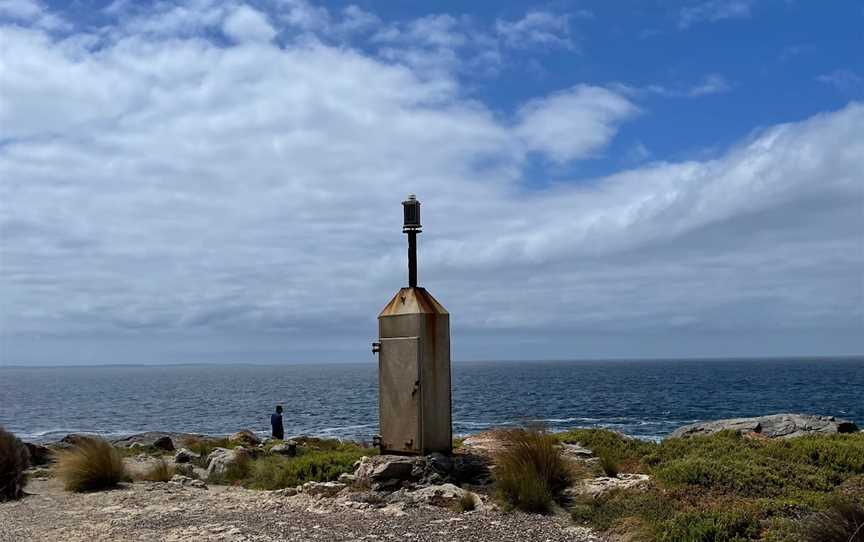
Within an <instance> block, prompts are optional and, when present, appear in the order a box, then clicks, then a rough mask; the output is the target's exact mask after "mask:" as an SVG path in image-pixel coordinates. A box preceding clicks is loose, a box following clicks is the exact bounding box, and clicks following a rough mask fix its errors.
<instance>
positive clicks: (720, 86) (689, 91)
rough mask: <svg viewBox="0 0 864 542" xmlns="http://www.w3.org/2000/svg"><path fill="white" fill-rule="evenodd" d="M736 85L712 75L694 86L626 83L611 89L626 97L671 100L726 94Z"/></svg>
mask: <svg viewBox="0 0 864 542" xmlns="http://www.w3.org/2000/svg"><path fill="white" fill-rule="evenodd" d="M733 87H734V85H733V84H732V83H731V82H730V81H729V80H728V79H726V78H725V77H724V76H722V75H721V74H719V73H710V74H707V75H705V76H704V77H702V79H701V80H699V82H697V83H695V84H692V85H682V84H678V85H660V84H656V83H655V84H650V85H645V86H634V85H627V84H624V83H612V84H610V85H609V88H610V89H612V90H614V91H616V92H618V93H621V94H623V95H625V96H634V97H635V96H644V95H646V94H655V95H658V96H666V97H669V98H681V97H690V98H694V97H700V96H709V95H712V94H725V93H727V92H730V91H731V90H732V89H733Z"/></svg>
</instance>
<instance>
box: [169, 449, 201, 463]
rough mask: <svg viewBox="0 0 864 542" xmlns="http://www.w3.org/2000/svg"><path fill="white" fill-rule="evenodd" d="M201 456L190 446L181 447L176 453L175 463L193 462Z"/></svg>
mask: <svg viewBox="0 0 864 542" xmlns="http://www.w3.org/2000/svg"><path fill="white" fill-rule="evenodd" d="M200 457H201V456H200V455H198V454H196V453H195V452H193V451H192V450H190V449H188V448H180V449H179V450H177V453H176V454H174V462H175V463H191V462H192V461H193V460H195V459H199V458H200Z"/></svg>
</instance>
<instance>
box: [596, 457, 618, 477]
mask: <svg viewBox="0 0 864 542" xmlns="http://www.w3.org/2000/svg"><path fill="white" fill-rule="evenodd" d="M600 468H601V469H603V474H605V475H606V476H608V477H609V478H618V473H619V472H620V471H621V467H620V466H619V465H618V461H616V460H615V458H614V457H613V456H611V455H609V454H603V455H601V456H600Z"/></svg>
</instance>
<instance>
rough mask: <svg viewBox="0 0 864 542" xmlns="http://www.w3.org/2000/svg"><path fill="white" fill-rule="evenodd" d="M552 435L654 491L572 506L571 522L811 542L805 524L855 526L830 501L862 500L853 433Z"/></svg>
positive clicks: (683, 535) (861, 450) (859, 451)
mask: <svg viewBox="0 0 864 542" xmlns="http://www.w3.org/2000/svg"><path fill="white" fill-rule="evenodd" d="M559 438H561V439H562V440H563V441H564V442H579V443H581V444H582V445H584V446H587V447H588V448H591V449H592V450H593V451H594V452H595V454H596V455H598V456H599V457H601V459H602V458H604V457H611V458H616V459H618V460H621V461H625V462H628V464H630V465H636V466H637V467H640V468H643V469H644V470H645V472H647V473H649V474H651V475H652V476H653V477H654V478H655V480H656V484H657V485H656V487H655V488H654V489H651V490H649V491H647V492H644V494H643V493H640V492H626V493H619V492H612V493H611V494H609V495H607V496H603V497H600V498H598V499H596V500H593V501H587V502H586V501H581V502H577V503H576V504H575V505H574V507H573V510H572V516H573V519H574V520H575V521H579V522H584V523H590V524H591V525H593V526H595V527H596V528H598V529H601V530H608V529H612V528H619V529H620V528H623V529H625V530H626V531H627V532H628V534H633V533H636V535H638V536H642V537H643V538H644V539H646V540H682V541H690V540H696V541H698V540H729V541H732V540H757V539H758V540H763V541H764V542H768V541H770V542H780V541H782V542H792V541H795V542H804V541H806V542H815V540H820V539H819V538H818V537H816V535H813V536H811V537H810V538H804V535H803V534H802V532H805V531H806V529H807V525H819V524H820V522H821V524H822V525H823V526H824V525H825V524H827V523H832V524H833V525H840V526H841V528H842V529H845V530H846V531H848V529H847V527H848V526H849V525H850V524H851V525H855V523H854V521H851V522H850V521H849V519H848V518H850V517H852V518H853V520H854V516H851V515H850V512H849V510H851V509H850V508H849V507H848V506H847V507H846V508H843V507H842V506H840V507H838V505H836V504H835V503H836V501H837V499H841V501H843V502H847V503H848V502H853V503H859V504H860V503H864V434H862V433H858V434H844V435H830V436H828V435H826V436H818V435H815V436H808V437H800V438H794V439H788V440H783V439H778V440H768V439H759V438H750V437H746V436H741V435H740V434H738V433H736V432H731V431H725V432H720V433H716V434H714V435H708V436H698V437H690V438H686V439H683V438H676V439H667V440H665V441H663V442H661V443H656V444H655V443H639V442H634V441H633V440H631V439H627V438H625V437H622V436H621V435H618V434H616V433H612V432H610V431H602V430H578V431H571V432H568V433H564V434H561V435H560V436H559ZM640 494H643V496H639V495H640ZM844 514H845V515H844ZM844 517H845V518H846V519H842V518H844ZM802 518H804V519H802ZM827 518H833V519H830V520H829V519H827ZM844 526H845V527H844ZM820 528H822V527H813V528H812V529H811V531H810V532H811V533H814V532H818V531H819V529H820ZM823 530H824V529H823ZM667 531H668V532H669V533H672V534H669V535H664V534H663V533H665V532H667ZM846 531H844V532H846ZM634 536H635V535H634ZM663 536H666V538H663ZM849 536H851V532H849V534H848V535H847V539H848V537H849ZM856 536H857V535H856ZM675 537H678V538H675ZM641 539H642V538H640V539H639V540H641ZM825 540H826V542H833V540H834V539H830V538H826V539H825Z"/></svg>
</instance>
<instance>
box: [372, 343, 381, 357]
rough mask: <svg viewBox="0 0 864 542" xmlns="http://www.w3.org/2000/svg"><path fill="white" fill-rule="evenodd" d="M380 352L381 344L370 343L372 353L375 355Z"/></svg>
mask: <svg viewBox="0 0 864 542" xmlns="http://www.w3.org/2000/svg"><path fill="white" fill-rule="evenodd" d="M380 351H381V343H379V342H374V343H372V353H373V354H377V353H378V352H380Z"/></svg>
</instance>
